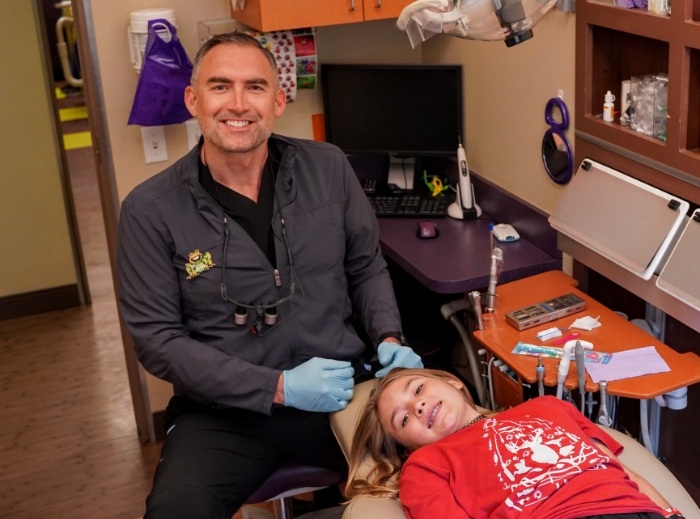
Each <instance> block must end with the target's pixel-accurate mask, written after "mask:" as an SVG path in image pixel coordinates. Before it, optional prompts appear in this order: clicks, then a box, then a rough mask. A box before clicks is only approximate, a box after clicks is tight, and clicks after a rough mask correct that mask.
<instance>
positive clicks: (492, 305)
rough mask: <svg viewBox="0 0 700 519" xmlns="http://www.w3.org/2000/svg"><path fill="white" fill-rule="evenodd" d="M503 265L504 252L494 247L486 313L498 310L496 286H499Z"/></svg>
mask: <svg viewBox="0 0 700 519" xmlns="http://www.w3.org/2000/svg"><path fill="white" fill-rule="evenodd" d="M502 263H503V251H502V250H501V249H500V248H499V247H494V249H493V253H492V254H491V271H490V273H489V286H488V289H487V290H486V311H487V312H493V311H495V310H496V285H497V284H498V272H499V270H500V266H501V264H502Z"/></svg>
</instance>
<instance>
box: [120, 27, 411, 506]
mask: <svg viewBox="0 0 700 519" xmlns="http://www.w3.org/2000/svg"><path fill="white" fill-rule="evenodd" d="M185 103H186V105H187V107H188V109H189V110H190V112H191V113H192V115H193V116H194V117H196V118H197V120H198V122H199V125H200V128H201V131H202V138H201V140H200V142H199V144H198V145H197V146H196V147H195V148H193V149H192V150H191V151H190V152H189V153H188V154H187V155H186V156H184V157H182V158H181V159H180V160H178V161H177V162H175V164H173V165H172V166H170V167H169V168H167V169H166V170H165V171H163V172H161V173H159V174H158V175H156V176H154V177H153V178H151V179H149V180H147V181H146V182H144V183H143V184H141V185H140V186H137V187H136V188H135V189H134V190H133V191H132V192H131V193H130V194H129V196H128V197H127V198H126V199H125V200H124V202H123V204H122V210H121V214H120V221H119V255H118V278H119V308H120V312H121V315H122V317H123V320H124V322H125V323H126V325H127V327H128V330H129V332H130V333H131V335H132V336H133V339H134V345H135V348H136V352H137V354H138V357H139V361H140V362H141V363H142V364H143V366H144V368H145V369H146V370H148V371H149V372H150V373H152V374H153V375H154V376H156V377H159V378H161V379H163V380H165V381H167V382H170V383H171V384H172V385H173V389H174V396H173V398H172V399H171V401H170V403H169V405H168V409H167V412H166V420H165V421H166V423H165V427H166V431H167V434H166V438H165V443H164V446H163V455H162V458H161V461H160V463H159V465H158V468H157V471H156V475H155V478H154V483H153V489H152V491H151V494H150V495H149V497H148V501H147V511H146V518H147V519H154V518H168V519H177V518H190V517H205V518H208V517H211V518H214V517H216V518H222V517H231V515H233V513H234V512H235V511H236V510H238V508H239V507H240V506H241V505H242V504H243V503H244V502H245V500H246V499H247V498H248V496H250V495H251V494H252V493H253V492H254V491H255V490H256V489H257V488H258V487H259V486H260V485H261V484H262V483H263V482H264V481H265V480H266V479H267V478H268V476H269V475H270V474H272V473H273V472H274V471H275V470H276V469H277V468H278V467H279V466H281V465H282V464H283V463H285V462H287V461H297V462H301V463H306V464H311V465H315V466H322V467H330V468H333V469H336V470H338V471H342V473H343V474H344V471H345V462H344V458H343V456H342V454H341V452H340V450H339V447H338V446H337V443H336V441H335V439H334V437H333V435H332V433H331V430H330V426H329V421H328V413H329V412H333V411H338V410H340V409H343V408H344V407H345V406H347V404H348V401H349V400H350V399H351V398H352V396H353V386H354V382H355V379H358V378H365V377H370V376H373V373H372V372H370V371H368V370H367V369H366V368H365V366H366V363H367V361H369V360H370V359H369V358H368V357H372V356H373V355H375V347H376V348H377V353H378V359H379V363H380V364H381V365H382V366H384V367H385V368H392V367H395V366H418V365H421V361H420V358H419V357H418V356H417V355H416V354H415V353H414V352H413V351H412V350H411V349H410V348H409V347H407V346H405V345H402V344H400V342H401V340H400V339H402V337H403V335H402V334H401V321H400V317H399V313H398V310H397V308H396V301H395V297H394V293H393V287H392V284H391V279H390V278H389V274H388V272H387V269H386V263H385V261H384V259H383V258H382V255H381V251H380V249H379V244H378V228H377V222H376V219H375V217H374V214H373V213H372V211H371V209H370V207H369V204H368V202H367V199H366V197H365V196H364V193H363V191H362V189H361V187H360V185H359V182H358V181H357V177H356V176H355V173H354V172H353V171H352V168H351V167H350V164H349V162H348V161H347V159H346V157H345V155H344V154H343V153H342V151H341V150H339V149H338V148H337V147H335V146H332V145H329V144H327V143H318V142H312V141H307V140H302V139H293V138H289V137H282V136H280V135H276V134H274V133H273V127H274V124H275V121H276V119H277V118H278V117H280V116H281V115H282V113H283V112H284V109H285V95H284V92H283V91H282V90H281V89H280V87H279V84H278V78H277V67H276V65H275V60H274V57H273V56H272V55H271V54H270V53H269V52H268V51H267V50H266V49H265V48H264V47H262V46H261V45H260V43H259V42H258V40H257V39H255V38H253V37H250V36H247V35H245V34H242V33H231V34H225V35H219V36H216V37H214V38H213V39H211V40H209V41H208V42H206V43H205V44H204V46H203V47H202V48H201V49H200V51H199V52H198V54H197V57H196V58H195V62H194V69H193V75H192V81H191V85H190V86H189V87H188V88H187V89H186V91H185ZM356 321H358V322H359V324H360V325H361V326H362V328H363V329H364V331H366V333H367V335H368V336H369V338H370V341H371V343H370V344H365V342H364V341H363V340H362V339H361V338H360V335H359V334H358V333H357V331H356V329H355V323H356ZM382 371H383V370H382ZM381 374H382V373H380V375H381ZM310 439H311V440H312V441H309V440H310Z"/></svg>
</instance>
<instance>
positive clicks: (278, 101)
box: [275, 88, 287, 117]
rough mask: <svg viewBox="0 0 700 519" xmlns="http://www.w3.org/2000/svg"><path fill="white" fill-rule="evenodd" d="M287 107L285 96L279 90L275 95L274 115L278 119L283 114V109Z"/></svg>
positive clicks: (282, 91)
mask: <svg viewBox="0 0 700 519" xmlns="http://www.w3.org/2000/svg"><path fill="white" fill-rule="evenodd" d="M286 107H287V94H285V93H284V90H282V89H281V88H280V89H278V90H277V94H276V95H275V115H276V116H277V117H279V116H280V115H282V114H283V113H284V109H285V108H286Z"/></svg>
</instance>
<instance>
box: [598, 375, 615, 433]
mask: <svg viewBox="0 0 700 519" xmlns="http://www.w3.org/2000/svg"><path fill="white" fill-rule="evenodd" d="M598 387H599V388H600V409H599V410H598V423H599V424H600V425H605V426H607V427H610V426H611V425H612V420H611V419H610V413H608V395H607V391H608V382H607V381H606V380H601V381H600V382H599V383H598Z"/></svg>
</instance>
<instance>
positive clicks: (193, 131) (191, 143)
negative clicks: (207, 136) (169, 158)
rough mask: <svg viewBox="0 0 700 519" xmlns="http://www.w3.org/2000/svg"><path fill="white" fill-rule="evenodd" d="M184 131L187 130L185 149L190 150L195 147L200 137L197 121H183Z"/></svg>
mask: <svg viewBox="0 0 700 519" xmlns="http://www.w3.org/2000/svg"><path fill="white" fill-rule="evenodd" d="M185 129H186V130H187V148H188V149H190V150H191V149H192V148H194V147H195V146H196V145H197V143H198V142H199V137H200V136H201V135H202V132H201V130H200V129H199V122H197V119H190V120H189V121H185Z"/></svg>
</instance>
